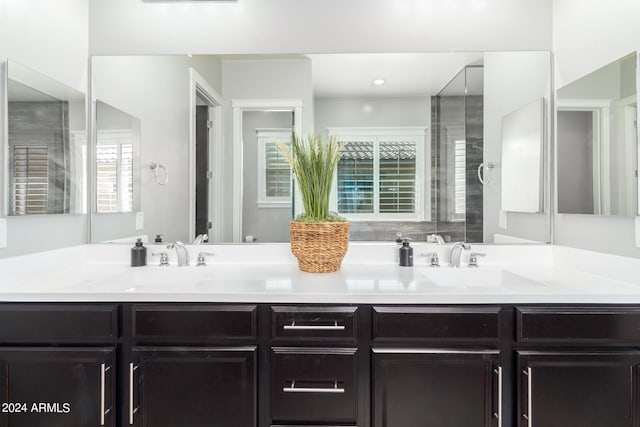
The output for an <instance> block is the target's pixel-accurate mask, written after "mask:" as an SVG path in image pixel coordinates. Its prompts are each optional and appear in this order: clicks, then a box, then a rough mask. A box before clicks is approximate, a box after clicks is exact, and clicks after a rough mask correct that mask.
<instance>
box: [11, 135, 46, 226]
mask: <svg viewBox="0 0 640 427" xmlns="http://www.w3.org/2000/svg"><path fill="white" fill-rule="evenodd" d="M48 198H49V149H48V147H47V146H46V145H45V146H36V145H20V146H14V148H13V210H14V212H13V213H14V215H26V214H44V213H47V206H48Z"/></svg>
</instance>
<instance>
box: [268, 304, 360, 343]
mask: <svg viewBox="0 0 640 427" xmlns="http://www.w3.org/2000/svg"><path fill="white" fill-rule="evenodd" d="M357 311H358V307H352V306H340V307H338V306H274V307H271V325H272V337H273V339H276V340H277V339H280V340H288V339H293V340H295V339H298V338H304V340H305V341H308V340H321V341H331V340H338V341H340V340H348V341H355V339H356V337H357V316H356V313H357Z"/></svg>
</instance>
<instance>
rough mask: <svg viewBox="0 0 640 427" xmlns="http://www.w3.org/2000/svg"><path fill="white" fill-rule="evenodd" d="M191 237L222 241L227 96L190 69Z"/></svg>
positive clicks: (191, 238)
mask: <svg viewBox="0 0 640 427" xmlns="http://www.w3.org/2000/svg"><path fill="white" fill-rule="evenodd" d="M189 74H190V86H191V88H190V92H189V98H190V101H189V129H190V131H189V239H190V240H193V239H195V238H196V236H198V235H201V234H202V235H204V234H206V235H207V236H208V239H209V242H220V241H221V240H222V225H221V217H222V206H221V204H222V203H221V202H220V200H221V198H222V195H221V194H222V188H221V181H222V159H221V157H222V156H221V153H222V151H221V147H220V145H221V144H222V140H223V138H222V130H223V129H222V105H223V104H224V99H223V98H222V97H221V96H220V95H219V94H218V92H217V91H216V90H215V89H214V88H213V87H212V86H211V85H210V84H209V83H208V82H207V81H206V80H205V79H204V78H203V77H202V76H201V75H200V74H198V72H197V71H195V70H194V69H193V68H191V69H189Z"/></svg>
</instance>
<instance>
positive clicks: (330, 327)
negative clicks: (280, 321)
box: [283, 320, 345, 331]
mask: <svg viewBox="0 0 640 427" xmlns="http://www.w3.org/2000/svg"><path fill="white" fill-rule="evenodd" d="M283 329H285V330H298V331H344V330H345V326H344V325H338V321H337V320H336V321H335V322H334V323H333V325H296V322H295V320H294V321H293V322H291V324H290V325H284V326H283Z"/></svg>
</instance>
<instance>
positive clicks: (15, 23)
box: [0, 0, 89, 258]
mask: <svg viewBox="0 0 640 427" xmlns="http://www.w3.org/2000/svg"><path fill="white" fill-rule="evenodd" d="M88 22H89V0H56V1H55V2H51V1H42V0H19V1H12V0H0V66H1V70H2V71H1V72H0V78H1V79H2V81H4V78H5V75H4V74H5V67H4V65H5V61H6V59H12V60H15V61H16V62H19V63H21V64H23V65H26V66H27V67H30V68H33V69H34V70H36V71H39V72H41V73H43V74H46V75H48V76H50V77H52V78H54V79H56V80H59V81H60V82H62V83H64V84H67V85H69V86H72V87H74V88H76V89H78V90H80V91H82V92H86V82H87V52H88V46H89V28H88ZM3 86H4V85H0V117H4V115H5V111H4V109H5V99H6V98H5V93H4V87H3ZM0 135H2V139H4V135H5V129H4V123H3V121H2V120H0ZM3 153H4V150H0V171H2V173H0V194H4V188H5V183H4V182H3V179H2V177H4V172H5V170H4V169H5V163H4V159H3V158H2V155H3ZM1 199H2V200H4V196H3V197H2V198H1ZM3 211H4V210H3ZM86 224H87V220H86V215H47V216H30V217H23V218H15V217H11V218H8V220H7V232H8V236H7V238H8V242H7V243H8V245H7V248H4V249H0V258H2V257H7V256H13V255H20V254H24V253H29V252H35V251H42V250H48V249H55V248H60V247H65V246H72V245H78V244H82V243H85V242H86V239H87V229H86V228H87V227H86Z"/></svg>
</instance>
